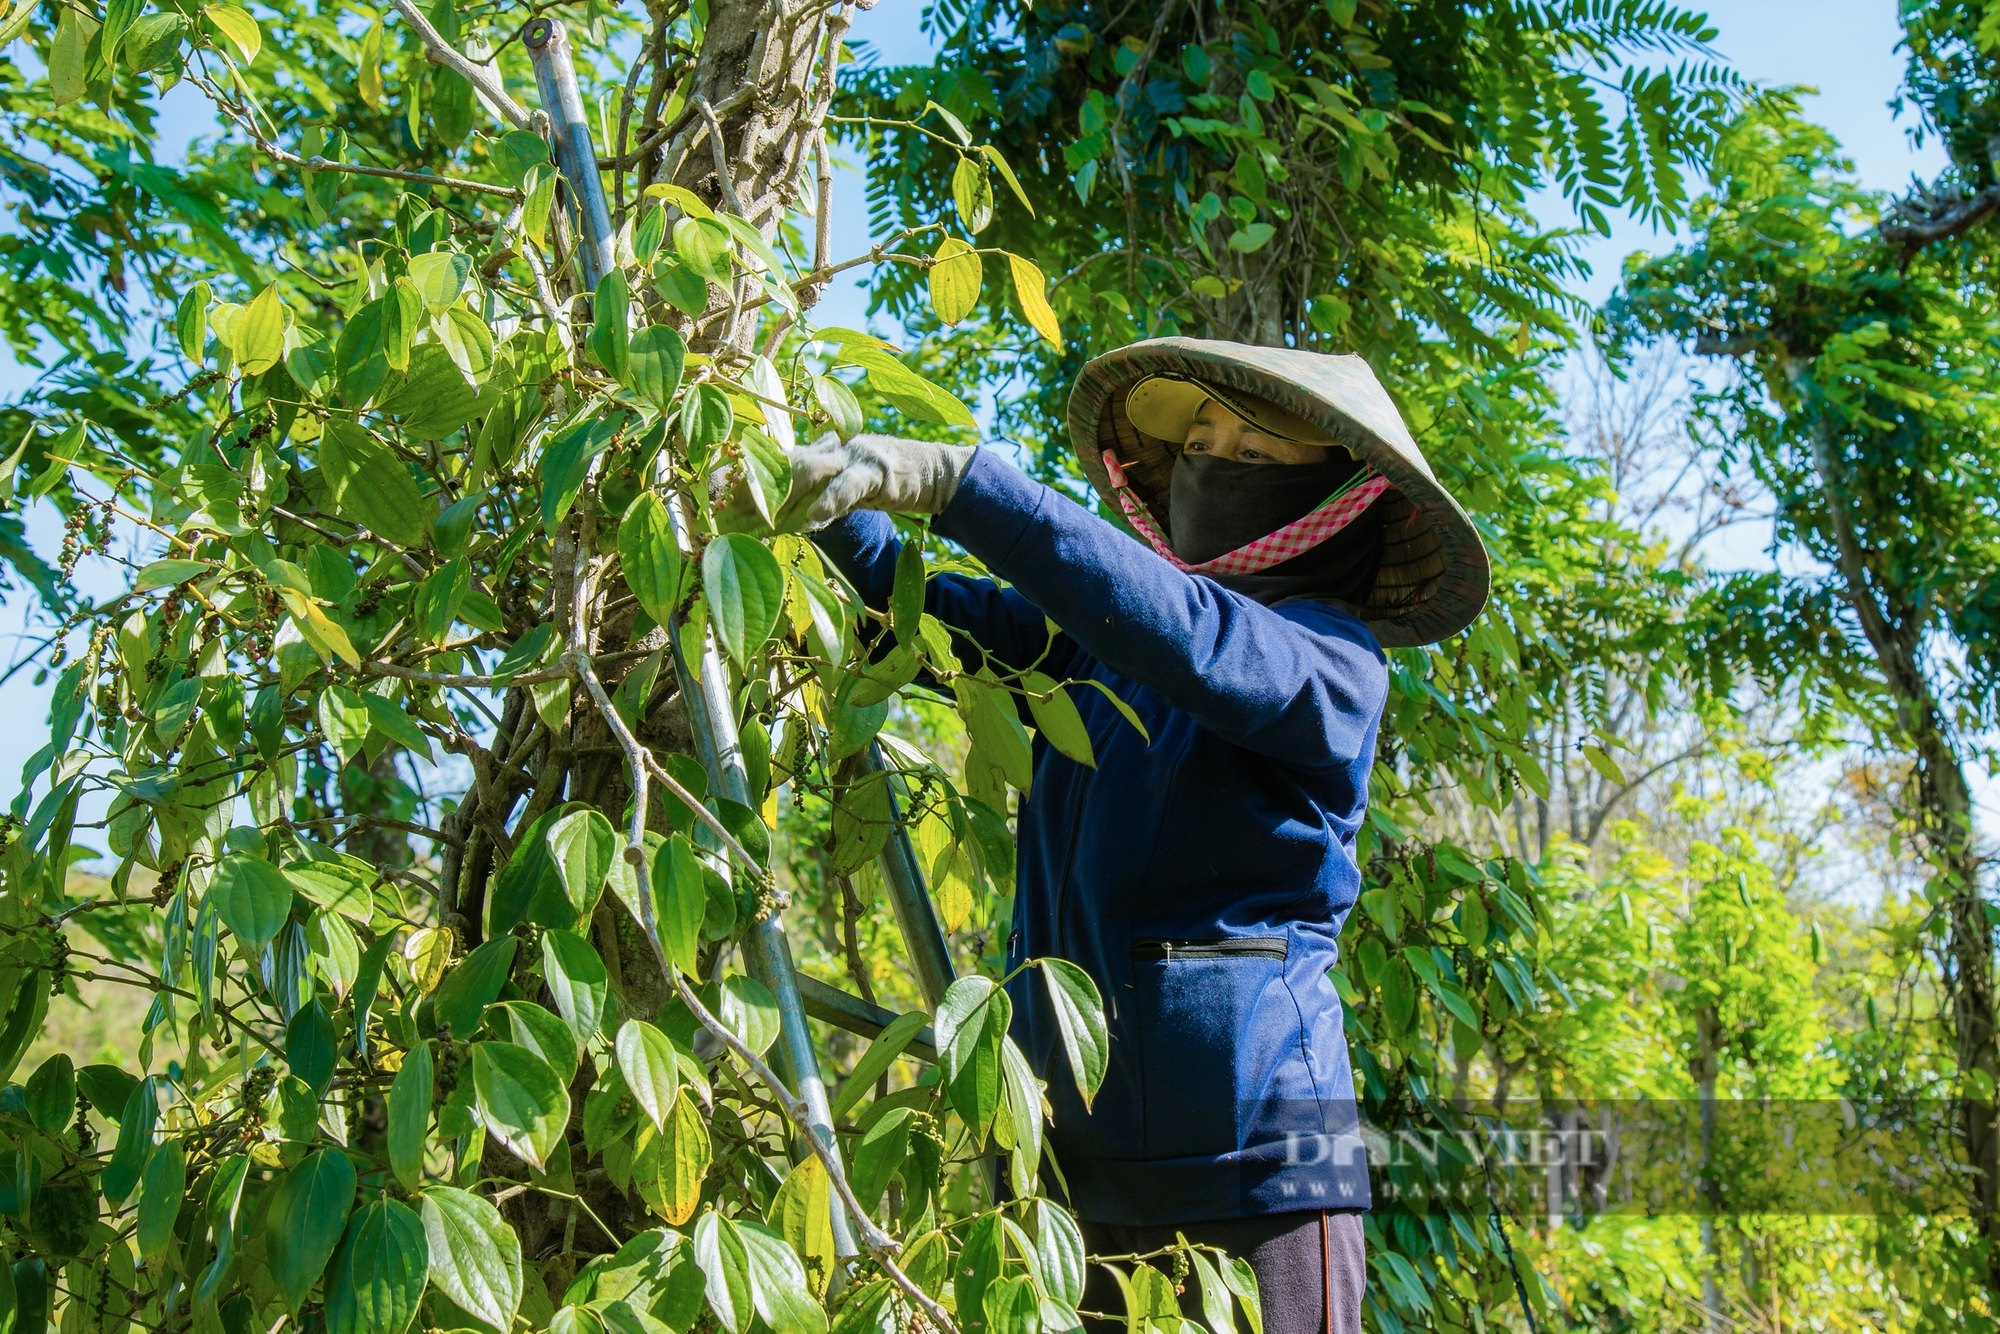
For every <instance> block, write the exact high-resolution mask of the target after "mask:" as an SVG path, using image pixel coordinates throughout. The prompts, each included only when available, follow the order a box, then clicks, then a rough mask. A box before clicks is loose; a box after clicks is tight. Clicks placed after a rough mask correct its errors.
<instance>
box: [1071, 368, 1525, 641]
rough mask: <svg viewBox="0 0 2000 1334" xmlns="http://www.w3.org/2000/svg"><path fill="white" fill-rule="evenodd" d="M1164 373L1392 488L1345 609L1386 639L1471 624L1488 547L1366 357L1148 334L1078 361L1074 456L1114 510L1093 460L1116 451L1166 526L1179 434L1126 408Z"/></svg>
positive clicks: (1484, 586)
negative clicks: (1219, 393) (1322, 440)
mask: <svg viewBox="0 0 2000 1334" xmlns="http://www.w3.org/2000/svg"><path fill="white" fill-rule="evenodd" d="M1163 374H1164V375H1171V376H1186V377H1191V378H1193V379H1195V380H1199V381H1202V382H1204V383H1208V384H1213V385H1215V386H1217V387H1218V388H1220V389H1221V390H1223V391H1224V397H1225V399H1226V398H1227V397H1229V396H1230V393H1231V391H1234V393H1236V394H1249V395H1253V396H1255V397H1257V398H1262V399H1266V400H1269V401H1270V402H1271V403H1274V404H1276V405H1277V406H1278V407H1279V408H1281V409H1283V410H1284V411H1285V412H1286V413H1289V414H1291V415H1292V416H1294V417H1297V418H1300V419H1303V420H1304V421H1306V422H1309V423H1311V424H1312V425H1313V426H1315V427H1318V428H1319V430H1320V431H1323V432H1324V433H1325V435H1326V436H1327V437H1328V438H1330V439H1332V440H1334V441H1336V442H1338V443H1339V444H1341V445H1344V446H1346V447H1347V448H1348V449H1349V450H1351V451H1352V452H1353V453H1354V454H1355V455H1356V456H1358V457H1360V458H1361V459H1363V460H1365V461H1366V462H1368V463H1370V464H1372V465H1373V466H1374V468H1375V470H1376V471H1377V472H1379V473H1381V474H1382V475H1383V476H1384V477H1386V478H1388V479H1389V482H1390V485H1391V488H1392V489H1391V490H1389V491H1387V492H1384V493H1383V496H1382V498H1381V499H1380V500H1378V501H1376V502H1375V503H1376V504H1377V505H1380V506H1383V507H1384V515H1383V518H1384V522H1383V526H1382V534H1383V537H1382V542H1383V547H1382V563H1381V566H1380V568H1379V569H1378V571H1377V572H1376V575H1375V587H1374V589H1373V591H1372V592H1371V593H1370V594H1369V596H1368V597H1367V599H1366V600H1365V601H1364V602H1363V603H1362V604H1360V605H1358V606H1352V607H1351V608H1350V610H1352V611H1353V612H1354V613H1355V614H1356V615H1358V616H1359V617H1361V619H1362V620H1364V621H1366V622H1368V628H1369V629H1370V630H1373V631H1374V632H1375V637H1376V638H1377V639H1379V640H1380V641H1381V642H1382V644H1383V646H1384V647H1387V648H1407V647H1410V646H1412V645H1416V644H1430V643H1435V642H1436V641H1438V640H1440V639H1448V638H1450V637H1451V636H1453V635H1455V634H1457V633H1458V632H1459V631H1461V630H1463V629H1465V628H1466V627H1467V626H1468V625H1471V624H1472V622H1473V620H1474V618H1476V617H1477V616H1478V615H1479V612H1480V610H1481V608H1483V607H1484V606H1485V605H1486V596H1487V593H1488V591H1489V590H1490V588H1491V585H1492V572H1491V567H1490V564H1489V562H1488V560H1487V557H1486V547H1485V545H1484V544H1483V543H1482V542H1481V541H1480V540H1479V533H1478V531H1477V530H1476V529H1475V528H1474V527H1473V526H1472V521H1471V519H1469V518H1467V517H1466V513H1465V511H1464V510H1463V509H1461V508H1460V507H1459V504H1458V502H1457V501H1455V500H1453V499H1452V498H1451V496H1450V495H1449V494H1448V493H1446V491H1445V489H1444V488H1443V487H1442V486H1439V485H1438V481H1437V478H1436V477H1434V476H1433V475H1432V474H1431V468H1430V464H1428V463H1427V462H1425V461H1424V455H1423V451H1422V450H1420V449H1418V448H1417V444H1416V441H1414V440H1412V439H1411V438H1410V432H1409V428H1408V427H1406V426H1405V425H1403V418H1402V414H1401V413H1399V412H1397V411H1396V405H1395V403H1394V402H1392V401H1391V400H1390V398H1389V395H1388V392H1387V391H1386V390H1384V389H1383V388H1382V383H1381V381H1379V380H1377V379H1376V378H1375V372H1374V371H1372V370H1370V369H1369V366H1368V363H1367V362H1366V361H1363V360H1362V359H1361V358H1360V357H1335V356H1328V355H1326V354H1325V353H1322V352H1302V351H1299V350H1298V349H1296V348H1287V347H1253V346H1250V345H1249V344H1246V343H1225V342H1219V341H1215V340H1212V339H1205V338H1154V339H1150V340H1148V341H1146V342H1143V343H1134V344H1132V345H1131V346H1130V347H1122V348H1119V349H1118V350H1117V351H1115V352H1107V353H1105V354H1104V355H1103V356H1101V357H1097V358H1095V359H1094V360H1092V361H1091V362H1090V363H1089V364H1087V365H1086V366H1085V367H1084V368H1083V372H1082V373H1081V374H1080V375H1078V376H1077V380H1076V388H1075V389H1073V390H1072V391H1071V392H1070V397H1069V435H1070V444H1071V447H1072V448H1073V449H1075V451H1076V461H1077V463H1078V464H1079V465H1080V466H1081V467H1082V468H1083V472H1084V475H1085V476H1086V477H1088V478H1090V482H1091V485H1093V486H1095V487H1096V488H1097V491H1098V494H1099V495H1101V496H1103V497H1104V498H1105V500H1106V501H1107V502H1108V503H1109V504H1110V505H1111V506H1112V507H1113V508H1114V509H1115V508H1116V507H1117V496H1116V493H1115V492H1114V490H1113V488H1112V486H1111V478H1110V476H1109V474H1108V473H1107V472H1106V471H1105V467H1104V457H1103V456H1104V452H1105V451H1106V450H1115V451H1116V452H1117V457H1118V460H1119V462H1120V464H1121V465H1122V466H1123V468H1124V470H1125V474H1126V480H1127V481H1128V482H1129V483H1130V484H1131V487H1132V490H1133V491H1134V492H1135V493H1136V494H1137V495H1138V497H1139V499H1140V500H1141V501H1143V502H1144V503H1145V505H1146V508H1147V509H1148V510H1149V511H1150V512H1151V513H1152V515H1153V517H1154V519H1155V520H1156V521H1157V522H1158V523H1159V525H1160V527H1161V528H1162V529H1163V530H1166V531H1172V529H1171V524H1172V515H1171V514H1170V513H1169V510H1168V485H1167V483H1168V479H1169V477H1171V476H1172V473H1173V467H1174V459H1175V457H1176V456H1177V455H1178V454H1179V453H1180V448H1181V442H1180V441H1178V440H1161V439H1158V438H1157V437H1154V436H1150V435H1146V434H1145V433H1143V432H1141V431H1140V430H1138V429H1137V428H1136V427H1134V426H1133V425H1132V422H1131V420H1130V419H1129V418H1128V417H1127V416H1126V414H1125V399H1126V396H1127V395H1128V394H1130V393H1131V391H1132V388H1133V386H1135V385H1137V384H1138V383H1139V382H1140V381H1142V380H1145V379H1147V378H1148V377H1149V376H1155V375H1163Z"/></svg>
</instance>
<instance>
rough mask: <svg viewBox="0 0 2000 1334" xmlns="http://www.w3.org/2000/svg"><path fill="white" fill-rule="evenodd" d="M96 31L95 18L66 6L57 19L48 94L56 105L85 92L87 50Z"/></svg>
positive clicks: (51, 46)
mask: <svg viewBox="0 0 2000 1334" xmlns="http://www.w3.org/2000/svg"><path fill="white" fill-rule="evenodd" d="M96 33H97V24H96V22H95V21H93V20H91V19H87V18H85V17H83V16H82V15H81V14H79V13H78V12H77V11H76V9H75V8H73V7H72V6H69V5H64V6H63V8H62V14H61V17H59V18H57V20H56V39H55V41H54V43H52V44H51V45H50V47H49V94H50V96H51V97H52V98H53V99H54V101H55V104H56V105H57V106H59V107H60V106H67V105H68V104H69V103H71V102H74V101H76V99H77V98H79V97H82V96H83V75H84V60H83V58H84V51H85V49H86V48H87V47H89V45H90V39H91V38H92V37H93V36H95V35H96Z"/></svg>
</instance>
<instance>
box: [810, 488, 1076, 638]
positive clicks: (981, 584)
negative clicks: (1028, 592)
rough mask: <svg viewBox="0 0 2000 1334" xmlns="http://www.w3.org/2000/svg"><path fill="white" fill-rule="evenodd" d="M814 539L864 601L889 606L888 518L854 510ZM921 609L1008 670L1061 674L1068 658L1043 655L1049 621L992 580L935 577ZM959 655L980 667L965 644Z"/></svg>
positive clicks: (897, 545)
mask: <svg viewBox="0 0 2000 1334" xmlns="http://www.w3.org/2000/svg"><path fill="white" fill-rule="evenodd" d="M812 536H813V544H814V545H815V546H817V547H818V548H819V549H820V552H821V554H822V555H824V556H825V557H826V558H827V559H828V560H830V561H832V562H833V563H834V564H835V565H837V566H839V567H840V572H841V573H842V574H844V575H846V576H847V578H848V580H849V582H851V583H852V584H853V585H854V587H855V588H856V589H857V590H858V591H859V592H860V594H861V599H862V601H864V602H866V603H867V604H868V605H869V606H870V607H872V608H874V609H875V610H877V611H881V610H883V609H884V608H886V607H887V606H888V605H889V594H890V592H891V591H892V590H893V589H894V588H895V584H896V553H897V552H898V551H899V550H900V549H901V547H902V543H901V542H900V541H899V540H898V539H897V537H896V526H895V524H893V523H892V522H890V520H889V516H888V515H886V514H879V513H876V512H875V511H873V510H856V511H854V512H853V513H852V514H849V515H847V516H846V517H845V518H842V519H837V520H835V521H834V522H833V523H830V524H828V525H827V526H826V527H824V528H822V529H820V530H819V531H818V532H816V533H814V534H813V535H812ZM924 610H925V611H928V612H929V613H930V614H931V615H933V616H935V617H937V618H938V619H939V620H940V621H942V622H944V623H945V624H946V625H947V626H949V627H951V628H952V629H953V630H956V631H958V632H959V633H960V635H962V636H964V638H966V639H970V640H972V641H973V642H974V643H976V644H978V645H979V646H980V647H981V648H983V649H985V650H986V651H987V652H988V653H991V654H992V655H993V656H994V657H995V658H996V659H998V660H999V661H1000V662H1002V663H1004V664H1006V665H1007V666H1008V667H1011V668H1015V669H1019V668H1022V667H1026V666H1027V665H1028V664H1030V663H1032V662H1034V661H1036V660H1037V659H1041V660H1042V669H1043V670H1045V671H1052V672H1058V673H1059V672H1061V671H1062V664H1063V662H1064V661H1065V660H1066V659H1067V657H1068V656H1069V655H1068V654H1067V653H1065V652H1064V651H1063V649H1064V647H1065V646H1064V645H1063V644H1061V643H1058V644H1057V645H1056V646H1055V648H1054V649H1053V650H1051V651H1049V652H1048V653H1047V655H1046V656H1044V650H1045V649H1047V648H1048V644H1049V632H1048V622H1047V618H1045V617H1044V616H1043V615H1042V612H1041V610H1040V609H1039V608H1037V607H1036V606H1035V605H1034V604H1033V603H1032V602H1030V601H1029V600H1028V599H1027V598H1025V597H1022V596H1021V595H1020V594H1019V593H1017V592H1015V591H1014V590H1013V589H1011V588H1002V587H1000V586H999V585H998V584H996V583H994V582H993V581H992V580H990V579H970V578H967V577H965V576H963V575H956V574H946V575H939V576H937V577H936V578H933V579H932V580H931V581H930V584H929V586H928V587H927V588H926V589H925V592H924ZM959 651H960V657H961V658H962V659H964V658H969V659H970V660H969V661H968V662H967V665H968V666H971V667H976V666H978V655H977V654H976V653H975V654H970V655H968V654H967V653H966V651H965V646H964V644H963V643H961V644H960V645H959Z"/></svg>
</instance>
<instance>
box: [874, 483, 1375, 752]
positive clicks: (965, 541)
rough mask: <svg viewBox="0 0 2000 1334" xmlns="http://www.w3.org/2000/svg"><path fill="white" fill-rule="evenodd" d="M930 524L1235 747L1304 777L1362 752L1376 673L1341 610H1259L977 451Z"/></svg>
mask: <svg viewBox="0 0 2000 1334" xmlns="http://www.w3.org/2000/svg"><path fill="white" fill-rule="evenodd" d="M883 522H884V525H885V526H886V521H883ZM934 527H935V529H936V531H937V532H938V533H939V534H940V535H942V536H944V537H947V538H950V539H951V540H953V541H955V542H958V543H960V544H961V545H963V546H964V547H965V548H966V550H968V551H970V552H972V554H974V555H975V556H978V557H979V558H980V559H981V560H983V561H984V562H985V563H986V565H987V567H988V568H989V569H991V570H993V571H994V572H995V573H996V574H999V575H1000V576H1002V577H1003V578H1005V579H1006V580H1008V582H1010V583H1011V584H1012V585H1013V587H1014V590H1015V595H1016V596H1022V595H1025V601H1026V602H1027V603H1029V604H1030V605H1031V606H1032V607H1036V608H1040V609H1041V611H1045V612H1047V613H1048V615H1049V616H1050V617H1051V618H1053V619H1054V620H1055V621H1056V623H1057V624H1058V625H1060V626H1062V628H1063V629H1064V631H1066V632H1067V633H1068V635H1069V636H1070V637H1071V638H1072V639H1074V640H1075V641H1076V642H1077V643H1078V644H1079V645H1080V646H1081V647H1082V648H1083V649H1084V650H1085V651H1086V652H1088V653H1090V654H1092V655H1093V656H1095V657H1096V658H1097V659H1098V660H1099V661H1100V662H1102V663H1104V664H1105V665H1106V666H1107V667H1109V668H1111V669H1112V670H1113V671H1115V672H1117V673H1118V674H1119V675H1121V676H1126V677H1129V678H1131V679H1132V680H1135V681H1139V682H1142V683H1143V684H1145V685H1147V686H1150V687H1151V688H1152V689H1153V690H1155V691H1157V692H1158V693H1159V694H1160V695H1161V696H1162V697H1163V698H1164V699H1166V700H1167V702H1168V703H1170V704H1172V705H1174V706H1175V707H1176V708H1179V709H1183V710H1185V711H1186V712H1188V713H1190V714H1193V715H1194V716H1195V717H1196V718H1197V719H1199V720H1200V721H1201V722H1202V724H1203V725H1204V726H1206V727H1208V728H1209V729H1211V730H1212V731H1214V732H1216V733H1218V734H1219V735H1222V736H1224V737H1226V738H1227V739H1229V740H1231V741H1234V742H1236V743H1237V744H1238V745H1242V746H1246V747H1248V748H1250V749H1252V750H1256V751H1258V752H1260V753H1263V754H1267V755H1270V756H1272V757H1273V758H1274V759H1278V760H1281V761H1283V762H1285V763H1288V764H1293V765H1297V766H1299V767H1301V768H1308V769H1320V768H1328V767H1334V766H1339V765H1344V764H1348V763H1351V762H1352V761H1353V760H1355V759H1356V758H1357V757H1359V756H1361V755H1362V754H1363V753H1364V752H1366V751H1367V750H1368V749H1370V748H1371V747H1372V746H1373V743H1374V732H1375V725H1376V722H1377V720H1378V719H1379V717H1380V715H1381V712H1382V705H1383V702H1384V700H1385V699H1386V698H1387V696H1388V671H1387V666H1386V663H1385V660H1384V658H1383V656H1382V650H1381V648H1380V647H1379V646H1378V645H1377V644H1376V642H1375V638H1374V636H1373V635H1371V634H1370V633H1369V632H1368V630H1367V628H1366V627H1365V626H1363V625H1362V623H1361V622H1360V621H1358V620H1356V619H1355V618H1353V617H1351V616H1349V615H1347V614H1345V613H1344V612H1340V611H1337V610H1335V609H1334V608H1332V607H1329V606H1326V605H1325V604H1323V603H1316V602H1294V603H1288V604H1285V605H1284V606H1282V607H1276V608H1273V607H1266V606H1263V605H1261V604H1259V603H1257V602H1255V601H1253V600H1251V599H1249V598H1246V597H1243V596H1241V595H1239V594H1236V593H1232V592H1230V591H1229V590H1227V589H1225V588H1223V587H1222V586H1221V585H1219V584H1216V583H1214V582H1212V581H1210V580H1207V579H1203V578H1200V577H1198V576H1194V575H1188V574H1183V573H1182V572H1181V571H1179V570H1177V569H1175V568H1174V567H1173V566H1172V565H1169V564H1168V563H1167V562H1166V561H1164V560H1161V559H1160V558H1159V557H1158V556H1157V555H1155V554H1154V553H1153V552H1152V551H1150V550H1148V549H1147V548H1146V547H1144V546H1142V545H1141V544H1140V543H1139V542H1137V541H1136V540H1134V539H1132V538H1130V537H1128V536H1126V535H1125V534H1124V533H1122V532H1120V531H1119V530H1118V529H1116V528H1114V527H1112V526H1111V525H1110V524H1108V523H1105V522H1104V521H1103V520H1102V519H1099V518H1097V517H1096V516H1095V515H1093V514H1091V513H1089V512H1088V511H1087V510H1085V509H1084V508H1083V507H1082V506H1080V505H1078V504H1076V503H1075V502H1074V501H1072V500H1070V499H1069V498H1068V497H1066V496H1064V495H1062V494H1061V493H1059V492H1057V491H1054V490H1052V489H1050V488H1049V487H1046V486H1043V485H1042V484H1040V483H1039V482H1035V481H1033V480H1031V479H1029V478H1027V477H1025V476H1023V475H1022V474H1021V473H1020V472H1018V471H1016V470H1015V469H1014V468H1013V467H1011V466H1009V465H1008V464H1007V463H1006V462H1004V461H1003V460H1002V459H1000V458H999V457H998V456H997V455H995V454H994V453H993V452H992V451H991V450H987V449H982V450H980V451H979V453H978V455H977V456H976V457H975V458H974V459H973V461H972V465H971V467H970V468H969V469H967V471H966V473H965V476H964V478H963V480H962V481H961V482H960V484H959V486H958V488H957V491H956V492H955V493H954V494H953V496H952V499H951V502H950V504H948V505H947V506H945V508H944V509H943V511H942V512H941V513H940V514H939V515H938V516H937V519H936V521H935V524H934ZM891 560H892V561H893V555H892V556H891ZM1036 614H1037V615H1038V614H1039V613H1036ZM967 628H968V630H971V627H967ZM971 632H972V633H974V634H977V633H978V632H977V631H976V630H971ZM989 647H990V648H993V649H994V651H995V652H996V653H999V652H1001V649H1000V647H999V646H998V645H989Z"/></svg>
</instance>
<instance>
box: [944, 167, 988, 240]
mask: <svg viewBox="0 0 2000 1334" xmlns="http://www.w3.org/2000/svg"><path fill="white" fill-rule="evenodd" d="M951 198H952V203H953V204H955V205H956V206H957V207H958V217H959V221H961V222H963V223H964V224H965V230H967V231H968V232H971V233H972V234H973V235H974V236H977V235H979V233H981V232H983V231H985V230H986V224H987V223H989V222H992V221H993V181H992V179H991V178H990V177H988V176H987V174H986V168H985V167H984V166H982V165H981V164H980V163H979V161H978V160H977V159H975V158H969V157H962V158H960V159H959V160H958V166H957V167H956V168H955V169H953V171H952V173H951Z"/></svg>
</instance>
